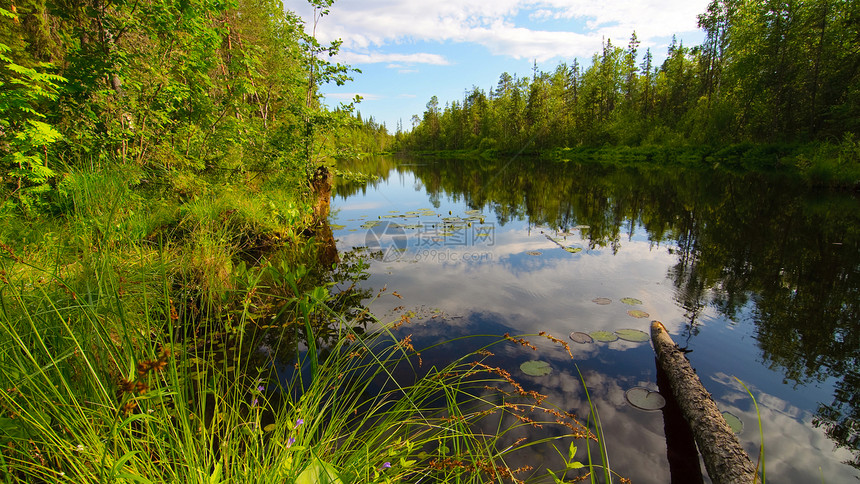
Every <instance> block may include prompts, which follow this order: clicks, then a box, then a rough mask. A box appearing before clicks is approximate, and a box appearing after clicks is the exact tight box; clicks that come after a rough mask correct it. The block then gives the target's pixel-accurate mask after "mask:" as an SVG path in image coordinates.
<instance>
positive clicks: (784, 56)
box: [397, 0, 860, 184]
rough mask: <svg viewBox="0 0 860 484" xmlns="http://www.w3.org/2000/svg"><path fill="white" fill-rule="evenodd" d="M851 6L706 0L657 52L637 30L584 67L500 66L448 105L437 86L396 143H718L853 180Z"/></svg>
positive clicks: (406, 146) (698, 147)
mask: <svg viewBox="0 0 860 484" xmlns="http://www.w3.org/2000/svg"><path fill="white" fill-rule="evenodd" d="M858 15H860V6H858V4H857V3H856V2H848V3H844V2H832V1H830V0H804V1H777V2H753V1H746V0H715V1H713V2H711V4H710V5H709V7H708V9H707V11H706V12H704V13H703V14H701V15H700V16H699V26H700V27H701V28H702V29H703V30H704V31H705V34H706V37H705V40H704V42H703V43H702V44H701V45H697V46H687V45H684V43H683V42H682V41H673V42H672V43H671V45H670V46H669V48H668V51H667V53H666V57H665V60H664V61H663V62H662V63H661V64H657V63H656V62H654V54H653V53H652V52H651V50H650V48H649V49H645V51H644V52H642V49H641V48H640V43H639V41H638V40H637V37H636V33H635V32H634V33H633V34H632V35H631V37H630V39H629V40H628V41H627V45H626V47H623V46H620V45H618V44H617V43H615V42H613V41H612V40H611V39H606V41H605V42H604V43H603V49H602V50H601V51H600V52H597V53H595V54H594V56H593V57H592V59H591V64H590V65H588V66H585V65H580V64H579V62H578V61H576V60H574V61H573V62H572V63H569V64H568V63H562V64H559V65H558V66H557V67H556V69H555V70H553V71H552V72H544V71H541V70H539V69H538V68H537V65H536V66H535V70H534V72H533V74H532V75H531V76H527V77H517V76H512V75H510V74H508V73H503V74H502V75H501V76H500V77H499V82H498V85H497V86H496V87H495V88H493V89H490V90H489V91H485V90H484V89H481V88H479V87H473V88H472V89H471V90H470V91H468V92H467V94H466V95H465V96H464V98H463V99H462V100H450V102H447V103H445V104H444V106H443V105H442V104H441V101H440V100H439V99H438V98H437V97H436V96H433V97H432V98H431V99H430V101H429V102H428V103H427V109H426V111H424V113H423V115H422V116H421V117H420V118H419V117H418V116H417V115H416V116H415V117H414V118H413V123H414V124H416V127H415V128H414V129H413V130H412V131H411V132H409V133H398V135H397V137H398V140H400V144H399V147H400V149H402V150H405V151H413V152H415V151H439V150H468V151H472V152H485V151H490V152H494V153H506V154H516V153H542V154H546V153H552V154H554V155H555V156H558V157H561V158H570V157H576V158H581V157H588V156H591V154H592V153H593V150H594V149H595V148H601V149H604V150H607V149H608V150H609V151H612V150H611V148H615V147H627V148H631V147H632V148H642V147H644V148H643V149H640V150H634V151H637V152H639V153H642V154H644V155H645V156H646V157H647V156H649V155H648V153H649V152H650V153H653V152H657V155H658V157H659V156H660V154H661V153H665V154H668V155H669V156H670V157H672V156H674V155H673V153H676V152H680V154H681V157H682V158H683V157H693V158H696V159H698V160H700V161H704V159H705V158H707V157H708V156H713V157H716V158H720V157H723V155H726V156H725V157H724V158H727V159H729V160H731V159H733V158H734V159H737V158H744V159H745V160H746V161H747V162H748V163H750V164H771V165H779V164H783V165H789V166H791V167H793V168H795V169H797V170H800V171H803V172H806V171H811V172H812V173H813V174H814V175H815V176H823V177H825V178H826V177H832V178H833V179H834V180H838V182H839V183H848V184H856V183H857V181H858V180H860V169H858V165H860V153H858V150H857V136H858V134H860V133H858V131H860V125H858V121H857V120H858V119H860V111H858V106H860V102H858V96H860V51H858V50H857V43H858V36H860V31H858V27H857V26H858V23H857V18H858ZM726 150H728V151H730V153H723V152H724V151H726ZM610 157H611V155H610Z"/></svg>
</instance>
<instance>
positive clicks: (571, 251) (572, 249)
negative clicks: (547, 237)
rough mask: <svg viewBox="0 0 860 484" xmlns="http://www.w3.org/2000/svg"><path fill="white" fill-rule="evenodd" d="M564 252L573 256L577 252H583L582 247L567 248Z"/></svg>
mask: <svg viewBox="0 0 860 484" xmlns="http://www.w3.org/2000/svg"><path fill="white" fill-rule="evenodd" d="M564 250H566V251H568V252H570V253H571V254H576V253H577V252H582V247H565V248H564Z"/></svg>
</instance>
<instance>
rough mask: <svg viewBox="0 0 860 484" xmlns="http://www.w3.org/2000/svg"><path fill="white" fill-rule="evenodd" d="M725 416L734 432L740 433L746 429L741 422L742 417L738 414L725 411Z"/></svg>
mask: <svg viewBox="0 0 860 484" xmlns="http://www.w3.org/2000/svg"><path fill="white" fill-rule="evenodd" d="M723 418H724V419H726V423H727V424H729V427H730V428H731V429H732V432H734V433H736V434H739V433H741V432H743V431H744V423H743V422H741V419H740V418H738V416H737V415H735V414H733V413H729V412H723Z"/></svg>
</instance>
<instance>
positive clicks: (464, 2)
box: [284, 0, 708, 133]
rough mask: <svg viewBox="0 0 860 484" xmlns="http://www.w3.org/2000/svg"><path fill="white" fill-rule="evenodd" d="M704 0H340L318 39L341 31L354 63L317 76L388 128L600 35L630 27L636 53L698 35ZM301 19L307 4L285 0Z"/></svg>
mask: <svg viewBox="0 0 860 484" xmlns="http://www.w3.org/2000/svg"><path fill="white" fill-rule="evenodd" d="M707 4H708V0H603V1H589V0H539V1H529V0H436V1H433V0H340V1H336V2H335V3H334V5H333V6H332V7H331V11H330V14H329V15H328V16H326V17H323V18H322V20H320V22H319V23H318V25H317V29H316V33H317V37H318V38H319V39H320V40H321V41H322V42H329V41H331V40H334V39H342V40H343V46H342V47H341V54H340V55H339V56H338V59H337V61H338V62H341V63H346V64H349V65H351V66H353V67H357V68H359V69H361V71H362V73H361V74H356V75H355V80H354V81H353V82H351V83H348V84H346V85H345V86H341V87H338V86H334V85H331V86H324V87H323V89H322V91H323V93H324V94H325V97H326V102H327V104H329V105H330V106H336V105H337V104H338V103H339V102H341V101H348V100H349V99H351V98H352V97H354V96H355V95H356V94H358V95H360V96H362V97H363V98H364V100H363V101H362V102H361V104H359V105H358V110H359V111H360V112H361V114H362V116H363V117H368V116H373V117H374V119H376V121H377V122H380V123H382V122H384V123H385V124H386V126H387V127H388V130H389V132H392V133H393V132H394V131H395V129H396V126H397V122H398V120H402V122H403V127H404V129H405V130H409V129H410V128H411V118H412V115H413V114H417V115H419V116H420V115H421V114H422V113H423V112H424V110H425V109H426V104H427V101H428V100H429V99H430V97H431V96H433V95H436V96H438V98H439V103H440V105H442V106H444V105H445V103H446V102H450V101H452V100H462V99H463V95H464V92H465V91H466V90H470V89H471V87H472V86H478V87H480V88H482V89H484V90H485V91H486V90H489V89H491V88H493V87H495V85H496V84H497V82H498V80H499V76H500V75H501V74H502V73H503V72H507V73H509V74H511V75H518V76H520V77H524V76H529V75H531V73H532V68H533V65H534V63H535V62H537V65H538V68H539V69H541V70H544V71H552V70H553V69H555V67H556V66H557V65H558V64H559V63H561V62H568V63H570V62H571V61H572V60H573V59H578V60H579V62H580V63H581V64H583V65H585V66H588V65H590V64H591V56H592V54H594V53H595V52H598V51H600V48H601V42H602V41H603V40H604V39H610V40H611V41H612V43H613V44H615V45H618V46H622V47H624V46H626V45H627V42H628V41H629V39H630V34H631V33H632V32H633V31H634V30H635V31H636V35H637V37H638V38H639V41H640V42H641V44H640V46H639V50H640V56H641V55H642V53H644V52H645V49H646V48H649V47H650V48H651V52H652V53H653V54H654V58H655V61H656V62H662V60H663V58H665V54H666V49H667V47H668V45H669V43H670V42H671V40H672V35H677V37H678V40H679V41H683V42H684V44H685V45H697V44H699V43H701V41H702V38H703V34H702V32H701V31H700V30H699V29H698V28H697V26H696V15H698V14H700V13H703V12H704V11H705V9H706V8H707ZM284 6H285V8H286V9H288V10H292V11H294V12H296V13H297V14H299V15H300V16H301V17H302V18H303V19H304V20H305V23H306V26H307V28H308V29H310V28H311V26H312V25H313V20H312V9H311V7H310V6H309V4H308V3H307V2H306V1H304V0H285V1H284Z"/></svg>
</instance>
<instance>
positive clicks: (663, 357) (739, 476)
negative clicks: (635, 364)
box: [651, 321, 756, 484]
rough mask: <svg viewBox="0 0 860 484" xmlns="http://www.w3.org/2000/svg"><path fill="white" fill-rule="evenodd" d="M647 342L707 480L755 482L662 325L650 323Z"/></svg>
mask: <svg viewBox="0 0 860 484" xmlns="http://www.w3.org/2000/svg"><path fill="white" fill-rule="evenodd" d="M651 341H652V342H653V343H654V351H655V352H656V353H657V362H658V364H659V365H660V367H661V368H662V369H663V371H664V372H665V374H666V377H667V379H668V380H669V384H670V386H671V387H672V395H673V396H674V397H675V400H676V401H677V402H678V406H679V407H681V412H682V414H683V415H684V418H685V419H686V420H687V423H689V424H690V430H692V431H693V436H694V437H695V439H696V444H697V445H698V446H699V452H700V453H701V454H702V458H703V459H704V461H705V468H706V469H707V471H708V475H709V476H710V477H711V480H712V481H713V482H714V484H752V483H753V482H755V479H756V469H755V467H754V466H753V464H752V462H751V461H750V458H749V456H748V455H747V453H746V452H745V451H744V449H743V447H741V444H740V442H739V441H738V438H737V436H736V435H735V434H734V432H732V429H731V428H730V427H729V424H728V423H726V420H725V419H724V418H723V415H722V414H721V413H720V410H719V409H718V408H717V404H716V403H714V400H713V399H712V398H711V394H710V393H708V392H707V390H705V387H704V386H703V385H702V382H701V380H699V377H698V376H697V375H696V372H695V371H693V368H692V367H691V366H690V362H689V361H688V360H687V357H686V356H684V353H683V352H682V351H681V350H679V349H678V347H677V345H675V343H674V342H673V341H672V338H671V337H670V336H669V332H668V331H666V327H665V326H663V323H661V322H659V321H652V322H651Z"/></svg>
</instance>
